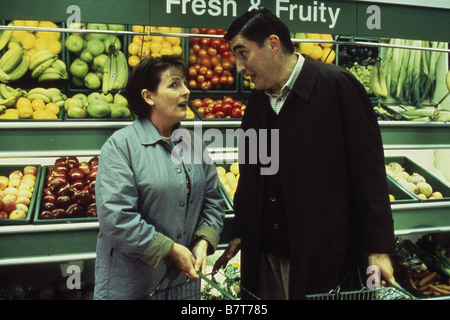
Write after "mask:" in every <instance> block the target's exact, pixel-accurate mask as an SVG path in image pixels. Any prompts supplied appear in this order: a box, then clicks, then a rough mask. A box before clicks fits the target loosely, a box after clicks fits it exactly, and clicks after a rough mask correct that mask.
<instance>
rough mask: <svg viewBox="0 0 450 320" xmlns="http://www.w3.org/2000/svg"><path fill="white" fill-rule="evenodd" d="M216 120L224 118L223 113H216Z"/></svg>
mask: <svg viewBox="0 0 450 320" xmlns="http://www.w3.org/2000/svg"><path fill="white" fill-rule="evenodd" d="M215 116H216V118H225V113H223V112H222V111H217V112H216V113H215Z"/></svg>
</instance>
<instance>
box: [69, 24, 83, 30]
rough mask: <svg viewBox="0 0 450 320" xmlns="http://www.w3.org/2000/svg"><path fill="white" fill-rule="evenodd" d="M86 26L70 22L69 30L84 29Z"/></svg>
mask: <svg viewBox="0 0 450 320" xmlns="http://www.w3.org/2000/svg"><path fill="white" fill-rule="evenodd" d="M86 26H87V24H86V23H82V22H72V23H70V25H69V29H86Z"/></svg>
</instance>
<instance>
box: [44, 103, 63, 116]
mask: <svg viewBox="0 0 450 320" xmlns="http://www.w3.org/2000/svg"><path fill="white" fill-rule="evenodd" d="M45 110H47V111H50V112H51V113H54V114H56V115H58V114H59V111H60V109H59V107H58V105H57V104H56V103H53V102H49V103H47V104H46V105H45Z"/></svg>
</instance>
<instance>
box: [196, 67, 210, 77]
mask: <svg viewBox="0 0 450 320" xmlns="http://www.w3.org/2000/svg"><path fill="white" fill-rule="evenodd" d="M206 71H208V67H207V66H203V65H202V66H200V68H199V69H198V73H199V74H201V75H205V74H206Z"/></svg>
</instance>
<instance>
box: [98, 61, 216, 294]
mask: <svg viewBox="0 0 450 320" xmlns="http://www.w3.org/2000/svg"><path fill="white" fill-rule="evenodd" d="M186 75H187V68H186V65H185V63H184V61H183V60H182V58H181V57H179V56H162V57H156V58H151V59H144V60H142V61H141V62H140V63H139V64H138V65H137V66H136V67H135V68H134V70H133V72H132V74H131V75H130V79H129V82H128V87H127V97H128V101H129V105H130V108H131V109H132V110H133V111H134V113H135V114H136V115H137V117H138V118H137V119H136V120H135V121H134V122H133V124H132V125H130V126H127V127H125V128H122V129H120V130H118V131H116V132H115V133H114V134H113V135H112V136H111V137H110V138H109V139H108V140H107V141H106V143H105V144H104V145H103V147H102V150H101V155H100V162H99V169H98V175H97V180H96V197H97V210H98V219H99V224H100V232H99V236H98V241H97V260H96V274H95V276H96V279H95V280H96V281H95V296H94V298H96V299H147V298H149V297H150V298H151V299H195V298H199V297H200V279H199V277H198V275H197V271H202V272H205V269H206V255H207V254H210V253H213V252H214V250H215V248H216V246H217V243H218V241H219V234H220V232H221V230H222V227H223V218H224V211H223V198H222V197H221V195H220V193H219V189H218V178H217V171H216V169H215V166H214V164H207V163H212V162H211V161H210V158H208V159H204V161H203V162H201V164H196V163H198V162H194V161H188V160H189V158H187V157H183V158H177V152H173V150H174V148H175V147H179V146H180V145H183V148H184V149H186V148H188V147H189V146H192V145H194V144H193V143H191V136H190V135H185V136H184V140H182V139H183V135H180V137H177V136H176V135H175V134H174V133H176V132H175V130H176V129H177V128H179V126H180V121H181V120H182V119H184V118H185V116H186V108H187V102H188V99H189V90H188V88H187V87H186V78H187V77H186ZM179 130H181V129H179ZM179 130H178V131H179ZM183 130H184V129H183ZM202 147H203V148H202V149H204V145H202ZM183 148H182V149H183ZM194 149H195V148H194ZM186 150H187V149H186ZM194 151H196V152H200V150H194ZM202 154H203V150H202ZM205 154H207V153H205ZM204 157H205V156H204ZM204 157H203V158H204ZM206 157H208V156H207V155H206ZM175 160H177V161H175ZM207 160H208V161H207Z"/></svg>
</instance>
